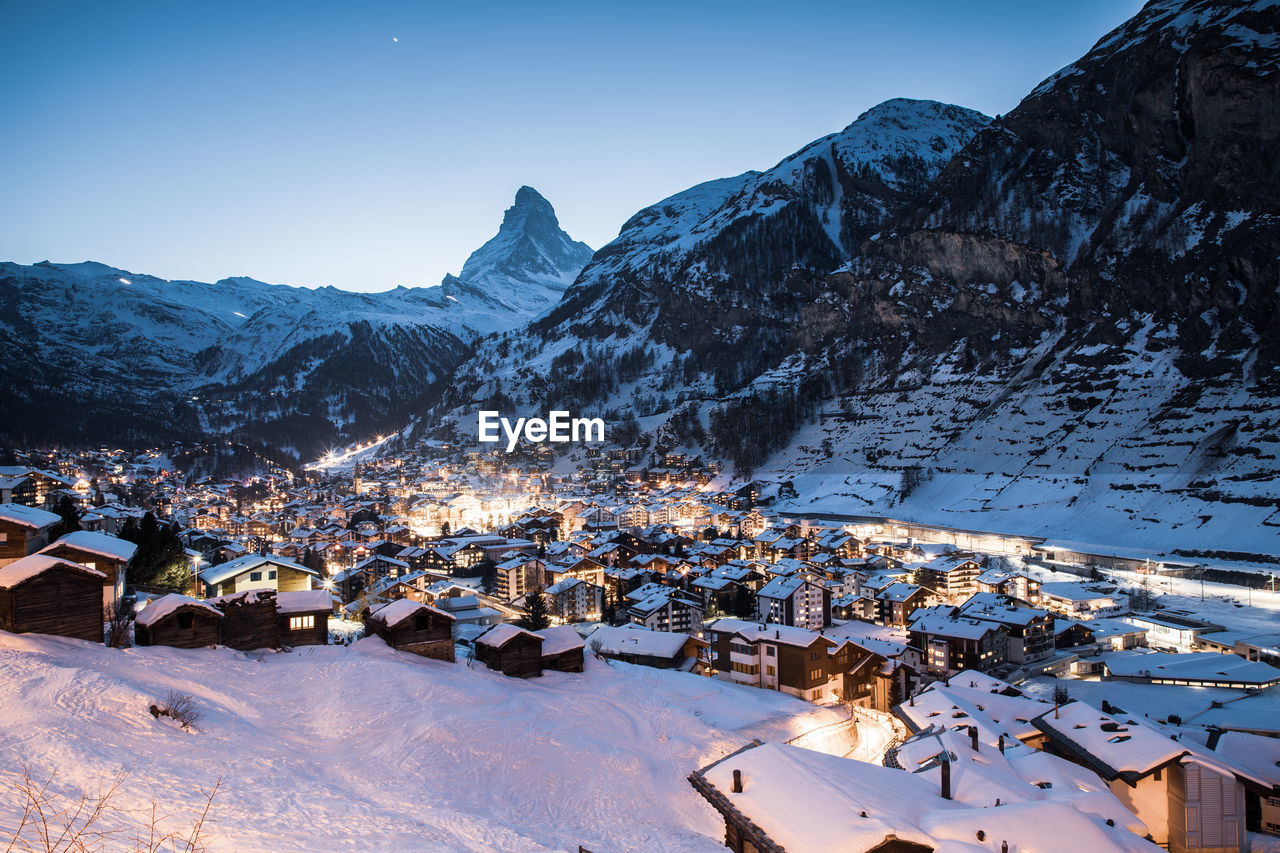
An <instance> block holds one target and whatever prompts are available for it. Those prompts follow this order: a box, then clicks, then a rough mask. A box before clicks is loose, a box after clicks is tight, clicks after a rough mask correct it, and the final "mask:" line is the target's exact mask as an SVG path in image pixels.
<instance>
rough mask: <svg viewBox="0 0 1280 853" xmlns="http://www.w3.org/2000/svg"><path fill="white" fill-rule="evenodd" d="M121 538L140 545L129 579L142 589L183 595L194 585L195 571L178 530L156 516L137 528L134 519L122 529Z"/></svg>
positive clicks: (152, 515) (132, 562)
mask: <svg viewBox="0 0 1280 853" xmlns="http://www.w3.org/2000/svg"><path fill="white" fill-rule="evenodd" d="M120 538H121V539H126V540H128V541H130V542H133V543H134V544H135V545H137V546H138V550H137V552H136V553H135V554H134V555H133V559H132V560H131V561H130V562H129V569H128V577H129V579H130V582H131V583H134V584H136V585H139V586H149V587H157V588H160V589H167V590H173V591H175V592H182V591H185V590H186V589H187V587H188V586H189V585H190V582H191V572H190V568H189V566H188V562H187V554H186V551H185V550H184V549H183V547H182V540H181V539H179V538H178V530H177V527H176V526H174V525H170V524H160V522H158V521H157V520H156V517H155V515H154V514H152V513H147V514H146V515H144V516H143V517H142V521H141V522H140V523H139V524H137V525H136V526H133V519H130V520H129V521H127V522H126V523H125V526H124V527H123V528H122V529H121V530H120Z"/></svg>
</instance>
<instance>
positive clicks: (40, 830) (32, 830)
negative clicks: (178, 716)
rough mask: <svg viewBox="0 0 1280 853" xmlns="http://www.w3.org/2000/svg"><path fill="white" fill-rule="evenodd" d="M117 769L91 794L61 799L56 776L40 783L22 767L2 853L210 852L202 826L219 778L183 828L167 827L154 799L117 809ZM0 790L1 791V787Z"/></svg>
mask: <svg viewBox="0 0 1280 853" xmlns="http://www.w3.org/2000/svg"><path fill="white" fill-rule="evenodd" d="M128 775H129V773H128V771H127V770H120V771H119V772H117V773H116V774H115V775H114V776H112V777H111V778H109V779H106V780H102V781H100V782H99V783H98V789H97V791H96V792H94V793H87V792H86V793H81V794H80V795H79V796H61V795H58V794H56V793H54V792H53V791H51V790H50V788H51V787H52V786H53V782H54V780H55V779H56V777H57V774H56V773H50V774H49V776H48V777H47V778H45V779H44V780H43V781H40V780H37V779H36V778H35V777H33V776H32V774H31V771H30V769H29V768H28V767H27V766H26V765H23V767H22V779H21V780H20V781H19V782H17V783H16V784H14V785H13V788H12V790H13V793H14V794H15V795H16V798H17V801H18V802H19V803H20V805H21V810H22V813H21V816H20V817H19V819H18V826H17V828H16V829H12V830H8V829H5V830H0V844H4V845H5V846H4V847H2V848H0V853H106V851H108V850H111V851H132V853H205V851H207V850H208V839H207V838H206V828H207V826H208V824H209V822H210V812H211V811H212V809H213V799H214V797H215V796H217V794H218V789H219V788H220V787H221V786H222V780H221V779H219V780H218V781H217V782H216V783H215V784H214V786H213V788H212V789H210V790H209V792H208V794H206V795H205V800H204V805H203V807H202V808H201V809H200V811H199V813H197V814H193V815H192V816H191V817H190V818H189V823H188V826H187V827H186V828H184V829H181V830H175V829H169V828H167V827H166V824H168V823H169V822H171V820H172V819H173V817H174V816H173V815H163V814H161V813H160V807H159V804H158V803H157V802H156V800H155V798H154V797H153V798H152V800H151V808H150V809H149V810H147V811H145V812H141V815H142V819H141V820H138V818H137V817H136V815H137V814H139V812H135V811H133V810H130V809H126V808H123V807H121V806H118V805H116V803H115V800H116V795H117V793H118V792H119V789H120V786H121V784H122V783H123V782H124V780H125V779H126V778H127V777H128ZM0 790H3V789H0Z"/></svg>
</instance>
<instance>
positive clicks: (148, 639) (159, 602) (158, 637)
mask: <svg viewBox="0 0 1280 853" xmlns="http://www.w3.org/2000/svg"><path fill="white" fill-rule="evenodd" d="M223 619H224V617H223V615H222V611H221V610H219V609H218V608H216V607H214V606H213V605H212V604H207V603H206V602H203V601H201V600H199V599H197V598H191V597H190V596H186V595H181V594H179V593H176V592H175V593H170V594H169V595H165V596H162V597H160V598H157V599H156V600H155V601H152V602H151V603H150V604H148V605H147V606H146V607H144V608H143V609H142V612H141V613H139V614H138V618H137V621H136V622H135V623H134V626H133V635H134V642H136V643H137V644H138V645H139V646H173V647H174V648H179V649H201V648H206V647H208V646H216V645H218V643H219V642H220V641H221V639H222V622H223Z"/></svg>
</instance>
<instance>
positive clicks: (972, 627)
mask: <svg viewBox="0 0 1280 853" xmlns="http://www.w3.org/2000/svg"><path fill="white" fill-rule="evenodd" d="M916 614H917V615H916V616H914V617H913V618H912V620H911V630H912V631H913V632H919V633H921V634H930V635H936V636H940V637H955V638H958V639H965V640H977V639H981V638H982V636H983V635H985V634H986V633H987V632H988V631H995V630H998V629H997V628H996V626H995V625H994V624H992V623H991V622H983V621H981V620H979V619H966V618H964V617H954V616H948V615H946V614H945V613H940V612H938V611H937V610H935V609H929V610H917V611H916Z"/></svg>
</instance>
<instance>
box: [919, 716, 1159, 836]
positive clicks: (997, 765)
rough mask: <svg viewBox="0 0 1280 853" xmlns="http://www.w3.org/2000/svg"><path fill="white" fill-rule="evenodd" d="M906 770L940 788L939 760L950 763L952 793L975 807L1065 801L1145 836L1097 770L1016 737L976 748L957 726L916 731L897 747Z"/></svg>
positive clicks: (1135, 818) (1064, 802) (1143, 831)
mask: <svg viewBox="0 0 1280 853" xmlns="http://www.w3.org/2000/svg"><path fill="white" fill-rule="evenodd" d="M894 757H895V758H896V759H897V762H898V764H899V765H900V766H901V767H902V768H904V769H905V770H906V771H908V772H911V773H914V774H916V775H917V776H919V777H921V778H925V779H929V780H930V781H931V782H933V784H934V785H936V786H937V789H938V790H940V789H941V786H942V785H941V783H942V778H941V777H942V766H941V765H942V762H944V761H945V762H947V763H948V764H949V765H950V767H951V774H950V775H951V796H952V797H953V798H954V799H955V800H956V801H958V802H961V803H965V804H966V805H971V806H976V807H978V808H988V807H994V806H995V804H996V802H997V801H999V803H1000V805H1001V807H1002V808H1003V806H1004V805H1005V804H1007V803H1020V802H1028V801H1029V802H1042V803H1046V804H1047V803H1059V804H1069V805H1070V806H1071V807H1072V808H1074V809H1077V810H1079V811H1081V812H1084V813H1085V814H1087V815H1091V816H1093V817H1095V818H1097V819H1098V820H1099V821H1104V822H1105V821H1107V820H1110V821H1113V822H1114V823H1115V824H1116V825H1118V826H1120V827H1123V828H1124V829H1126V830H1128V831H1129V832H1133V833H1136V834H1137V835H1139V836H1142V835H1146V833H1147V826H1146V825H1145V824H1144V823H1143V822H1142V821H1140V820H1139V819H1138V818H1137V817H1135V816H1134V814H1133V812H1132V811H1130V810H1129V809H1128V808H1127V807H1126V806H1125V805H1124V803H1122V802H1121V801H1120V800H1119V799H1117V797H1116V796H1115V794H1113V793H1111V791H1110V789H1109V788H1108V787H1107V783H1106V782H1103V781H1102V779H1100V778H1099V777H1098V776H1097V774H1095V773H1093V772H1091V771H1090V770H1087V769H1085V768H1084V767H1081V766H1080V765H1078V764H1073V763H1071V762H1070V761H1067V760H1066V759H1064V758H1059V757H1058V756H1056V755H1051V754H1049V753H1047V752H1042V751H1040V750H1038V749H1034V748H1032V747H1029V746H1026V745H1025V744H1022V743H1018V742H1016V741H1014V742H1011V743H1007V744H1006V745H1005V748H1004V751H1003V752H1002V751H1000V750H998V749H996V748H989V747H987V746H981V747H980V748H979V749H978V750H977V751H975V750H974V749H973V747H972V745H971V741H970V738H969V736H968V735H967V734H965V733H962V732H957V731H945V732H941V733H938V732H932V733H926V734H922V735H917V736H916V737H915V738H912V739H911V740H908V741H907V742H906V743H903V744H901V745H900V746H898V747H897V749H896V750H895V756H894Z"/></svg>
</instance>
